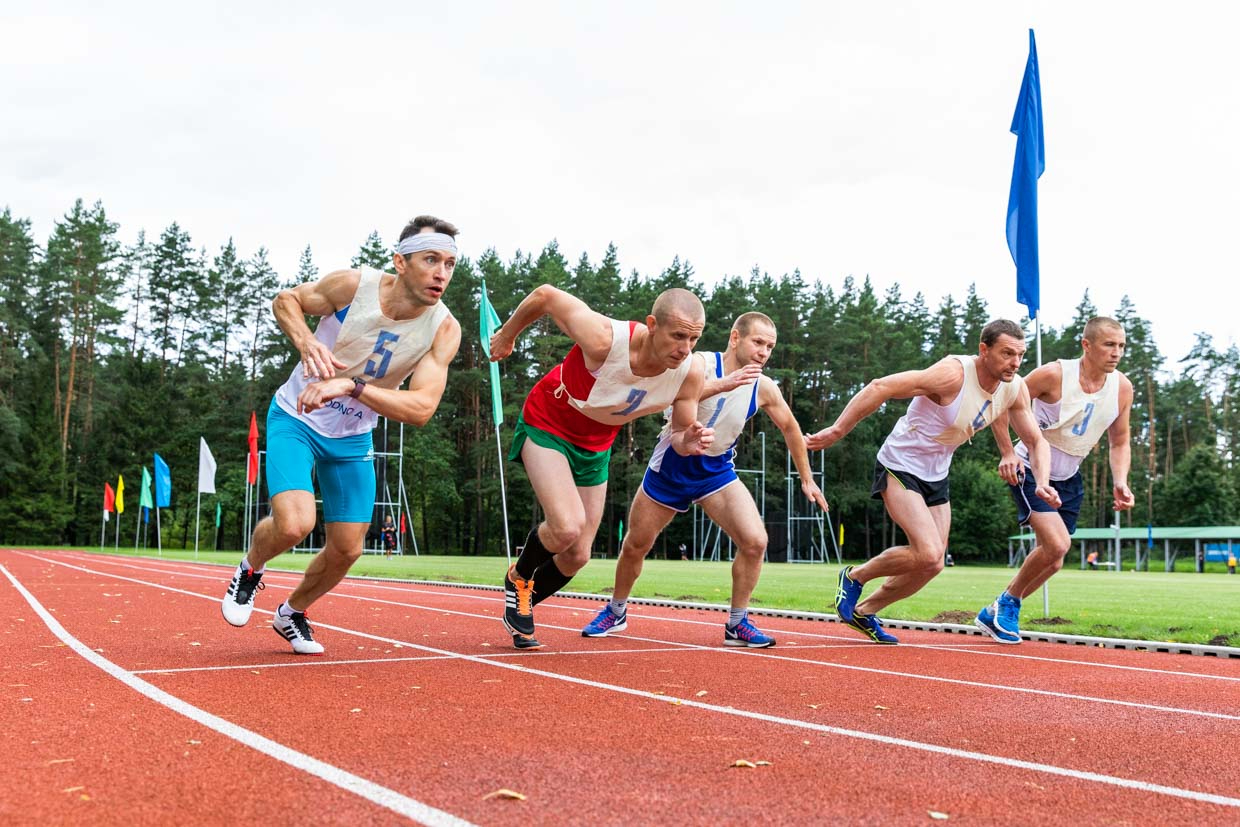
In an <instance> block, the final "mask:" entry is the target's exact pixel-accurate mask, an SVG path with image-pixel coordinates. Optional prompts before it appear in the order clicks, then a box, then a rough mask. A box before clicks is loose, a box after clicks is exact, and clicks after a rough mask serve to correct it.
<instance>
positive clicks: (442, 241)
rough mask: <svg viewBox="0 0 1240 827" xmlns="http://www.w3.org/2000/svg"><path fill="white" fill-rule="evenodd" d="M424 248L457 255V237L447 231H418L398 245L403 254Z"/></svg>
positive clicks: (397, 250) (397, 249)
mask: <svg viewBox="0 0 1240 827" xmlns="http://www.w3.org/2000/svg"><path fill="white" fill-rule="evenodd" d="M424 250H443V251H445V252H449V253H451V254H452V255H456V239H454V238H453V237H452V236H450V235H448V234H446V233H418V234H417V235H411V236H409V237H407V238H406V239H405V240H404V241H402V242H400V243H399V244H397V245H396V252H398V253H400V254H401V255H403V256H407V255H409V254H410V253H420V252H422V251H424Z"/></svg>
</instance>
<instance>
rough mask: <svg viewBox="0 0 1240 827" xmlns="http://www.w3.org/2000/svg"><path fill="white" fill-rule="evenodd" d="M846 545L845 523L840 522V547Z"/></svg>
mask: <svg viewBox="0 0 1240 827" xmlns="http://www.w3.org/2000/svg"><path fill="white" fill-rule="evenodd" d="M843 547H844V524H843V523H840V548H843Z"/></svg>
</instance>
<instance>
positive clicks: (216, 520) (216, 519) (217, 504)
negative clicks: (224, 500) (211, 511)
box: [215, 500, 220, 528]
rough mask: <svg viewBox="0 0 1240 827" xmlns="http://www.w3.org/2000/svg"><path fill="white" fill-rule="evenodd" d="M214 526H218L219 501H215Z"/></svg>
mask: <svg viewBox="0 0 1240 827" xmlns="http://www.w3.org/2000/svg"><path fill="white" fill-rule="evenodd" d="M215 527H216V528H219V527H220V501H219V500H216V501H215Z"/></svg>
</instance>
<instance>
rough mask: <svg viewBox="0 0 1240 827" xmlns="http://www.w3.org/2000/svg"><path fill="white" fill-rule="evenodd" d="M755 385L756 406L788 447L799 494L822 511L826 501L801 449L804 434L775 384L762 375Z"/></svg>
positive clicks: (825, 507)
mask: <svg viewBox="0 0 1240 827" xmlns="http://www.w3.org/2000/svg"><path fill="white" fill-rule="evenodd" d="M758 382H759V383H760V384H759V385H758V407H760V408H761V409H762V410H764V411H766V415H767V416H769V417H770V418H771V421H772V422H774V423H775V427H776V428H779V432H780V433H781V434H783V435H784V444H785V445H787V446H788V453H789V454H791V455H792V464H793V465H795V466H796V467H797V476H799V477H800V478H801V492H802V493H803V494H805V498H806V499H808V500H809V501H810V502H812V503H815V504H817V506H818V507H819V508H821V509H822V510H823V511H826V510H827V498H826V497H824V496H823V495H822V490H821V489H819V488H818V484H817V483H816V482H814V472H813V471H812V470H811V469H810V467H809V453H808V452H807V451H806V450H805V435H804V434H802V433H801V426H800V425H798V424H797V421H796V417H794V416H793V415H792V409H791V408H789V407H788V403H787V402H786V401H784V395H783V394H782V393H780V392H779V385H777V384H775V382H774V380H772V379H769V378H767V377H765V376H764V377H762V378H761V379H759V380H758Z"/></svg>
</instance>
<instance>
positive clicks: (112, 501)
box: [103, 482, 116, 511]
mask: <svg viewBox="0 0 1240 827" xmlns="http://www.w3.org/2000/svg"><path fill="white" fill-rule="evenodd" d="M103 510H104V511H115V510H116V492H115V491H113V490H112V486H111V485H109V484H108V483H106V482H105V483H104V484H103Z"/></svg>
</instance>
